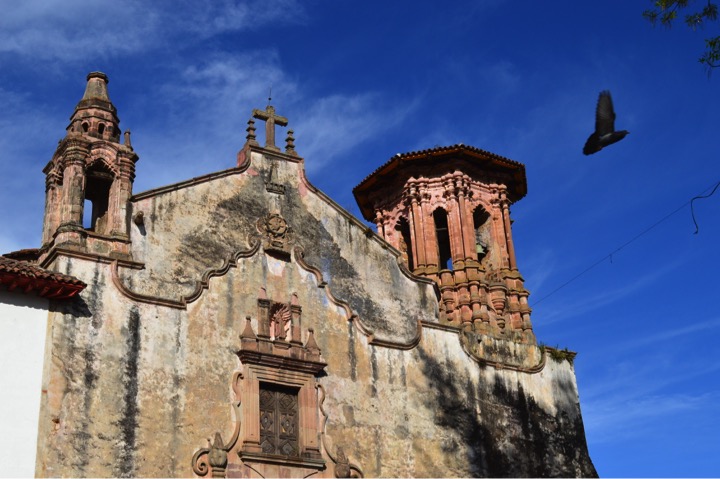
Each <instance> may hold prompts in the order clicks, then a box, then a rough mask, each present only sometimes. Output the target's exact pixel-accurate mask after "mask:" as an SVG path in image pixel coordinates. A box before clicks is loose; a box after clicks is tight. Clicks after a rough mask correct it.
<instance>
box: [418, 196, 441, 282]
mask: <svg viewBox="0 0 720 479" xmlns="http://www.w3.org/2000/svg"><path fill="white" fill-rule="evenodd" d="M419 193H420V218H421V219H422V231H423V236H424V241H423V246H424V248H425V270H426V272H427V273H428V274H432V275H437V273H438V271H439V269H440V266H439V263H440V258H439V252H438V244H437V237H436V235H435V221H433V219H432V211H431V210H430V193H428V191H427V185H422V186H421V187H420V188H419Z"/></svg>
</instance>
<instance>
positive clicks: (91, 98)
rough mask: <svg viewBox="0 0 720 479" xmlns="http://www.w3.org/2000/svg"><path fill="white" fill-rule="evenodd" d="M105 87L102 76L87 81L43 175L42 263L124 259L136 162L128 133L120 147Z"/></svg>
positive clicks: (114, 114) (94, 75)
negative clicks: (57, 258) (86, 256)
mask: <svg viewBox="0 0 720 479" xmlns="http://www.w3.org/2000/svg"><path fill="white" fill-rule="evenodd" d="M107 84H108V78H107V76H106V75H105V74H104V73H100V72H93V73H90V74H89V75H88V76H87V86H86V88H85V94H84V95H83V97H82V99H81V100H80V102H79V103H78V104H77V106H76V107H75V111H74V112H73V114H72V115H71V117H70V124H69V125H68V127H67V134H66V135H65V138H63V139H62V140H61V141H60V142H59V144H58V147H57V149H56V150H55V154H54V155H53V158H52V160H50V162H49V163H48V164H47V166H46V167H45V169H44V170H43V172H44V173H45V175H46V182H45V186H46V200H45V219H44V224H43V239H42V241H43V245H42V251H43V257H45V256H47V254H48V253H49V252H50V251H51V250H52V249H53V248H56V249H57V248H61V249H69V250H74V251H79V252H85V253H91V254H98V255H103V256H110V257H116V258H126V259H127V258H129V255H130V253H129V215H130V212H129V200H130V196H131V194H132V183H133V180H134V178H135V163H136V162H137V160H138V156H137V155H136V154H135V152H134V151H133V149H132V146H131V145H130V132H125V135H124V144H121V143H120V126H119V125H120V119H119V118H118V116H117V110H116V109H115V106H114V105H113V104H112V102H111V101H110V98H109V97H108V90H107ZM42 259H43V258H42V257H41V260H42Z"/></svg>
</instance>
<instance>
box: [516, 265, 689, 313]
mask: <svg viewBox="0 0 720 479" xmlns="http://www.w3.org/2000/svg"><path fill="white" fill-rule="evenodd" d="M683 264H684V262H683V260H682V258H677V259H676V260H675V261H673V262H669V263H666V264H665V265H663V267H662V268H659V269H657V270H655V271H651V272H649V273H647V274H645V275H643V276H639V277H635V278H632V279H630V278H629V279H628V281H627V282H624V283H622V284H619V285H618V287H616V288H613V289H602V290H600V291H599V292H597V293H595V294H594V295H589V294H583V295H579V296H575V300H574V301H573V300H571V301H565V302H563V303H561V306H558V305H557V303H556V304H555V307H554V308H552V309H551V310H550V311H551V312H550V313H548V314H542V313H540V311H542V310H541V309H540V307H539V306H537V307H536V306H535V304H537V303H538V302H540V301H543V300H544V299H545V298H549V297H550V295H552V294H555V291H560V290H559V289H558V290H555V291H549V292H547V293H546V294H545V295H539V297H538V298H537V299H535V300H534V302H533V301H532V300H531V301H530V305H531V306H532V307H533V308H534V309H535V310H536V314H535V316H534V318H535V321H537V320H539V319H540V318H542V319H541V320H542V323H543V324H544V325H548V324H551V323H554V322H557V321H562V320H565V319H577V318H581V317H582V316H583V315H584V314H585V313H587V312H589V311H592V310H594V309H598V308H600V307H603V306H607V305H609V304H612V303H614V302H616V301H619V300H621V299H623V298H626V297H627V296H629V295H632V294H636V293H637V292H638V291H641V290H643V289H645V288H647V287H648V286H650V285H652V284H653V283H654V282H656V281H658V280H659V279H660V278H662V277H663V276H665V275H666V274H668V273H670V272H671V271H672V270H674V269H676V268H678V267H680V266H682V265H683ZM585 274H592V272H591V271H589V270H588V271H587V273H585ZM581 277H582V276H577V277H576V278H575V279H579V278H581ZM575 279H571V280H570V282H572V281H574V280H575ZM570 282H568V283H567V285H565V286H561V287H562V288H571V287H572V286H571V285H570ZM566 297H567V295H566ZM548 304H549V303H548Z"/></svg>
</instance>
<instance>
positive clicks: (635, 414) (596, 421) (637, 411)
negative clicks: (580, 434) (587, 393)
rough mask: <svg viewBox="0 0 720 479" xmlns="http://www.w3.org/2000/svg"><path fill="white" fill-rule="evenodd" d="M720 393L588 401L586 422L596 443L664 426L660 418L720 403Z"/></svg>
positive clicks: (588, 430)
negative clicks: (719, 399) (719, 394)
mask: <svg viewBox="0 0 720 479" xmlns="http://www.w3.org/2000/svg"><path fill="white" fill-rule="evenodd" d="M717 399H718V395H717V394H716V393H704V394H699V395H690V394H670V395H653V396H644V397H641V398H637V399H629V400H622V401H621V400H618V399H617V398H614V399H613V400H609V401H584V402H583V406H582V408H583V422H584V425H585V431H586V434H587V437H588V438H589V439H590V440H591V441H592V442H594V443H603V442H609V441H619V440H622V439H628V438H632V437H641V436H644V435H646V434H647V432H648V429H651V428H662V427H663V426H662V421H658V419H659V418H663V417H669V416H672V415H678V414H681V413H683V412H690V411H697V412H700V411H703V410H706V409H707V408H708V407H709V406H713V405H715V404H716V403H717Z"/></svg>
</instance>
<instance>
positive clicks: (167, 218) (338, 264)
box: [34, 72, 596, 477]
mask: <svg viewBox="0 0 720 479" xmlns="http://www.w3.org/2000/svg"><path fill="white" fill-rule="evenodd" d="M87 80H88V83H87V87H86V90H85V94H84V95H83V98H82V99H81V101H80V102H79V103H78V105H77V107H76V109H75V111H74V113H73V115H72V116H71V120H70V124H69V126H68V128H67V134H66V136H65V138H64V139H63V140H62V141H61V142H60V143H59V145H58V148H57V150H56V152H55V154H54V155H53V157H52V159H51V160H50V162H49V163H48V165H47V166H46V168H45V169H44V173H45V175H46V180H47V181H46V211H45V219H44V228H43V236H42V245H41V247H40V248H39V249H38V250H37V252H36V255H35V259H34V262H35V263H37V265H38V266H40V267H42V268H45V269H47V270H51V271H55V272H58V273H62V274H64V275H68V276H72V277H74V278H77V279H79V280H81V281H82V283H84V284H86V285H87V286H86V287H85V289H83V290H82V291H80V292H78V294H77V295H76V296H74V297H73V298H72V299H70V300H67V301H63V302H57V304H56V305H55V306H54V307H52V308H51V309H50V312H49V313H48V322H49V323H48V338H47V346H46V353H45V360H44V369H43V385H42V397H41V406H40V408H41V412H40V421H39V434H38V453H37V465H36V474H37V475H39V476H74V477H87V476H94V477H101V476H118V477H128V476H148V477H151V476H162V477H188V476H193V475H195V476H201V477H210V476H212V477H308V476H313V477H378V476H383V477H393V476H396V477H397V476H403V477H409V476H415V477H417V476H425V477H428V476H432V477H456V476H462V477H467V476H496V477H500V476H536V477H539V476H594V475H596V472H595V469H594V467H593V465H592V461H591V460H590V457H589V454H588V450H587V445H586V440H585V434H584V429H583V423H582V416H581V412H580V405H579V399H578V393H577V385H576V380H575V374H574V370H573V367H572V357H573V354H572V353H567V352H565V353H563V352H560V351H555V350H552V349H550V348H545V347H541V346H539V345H538V342H537V339H536V338H535V334H534V332H533V330H532V323H531V318H530V315H531V310H530V308H529V306H528V294H529V293H528V291H527V290H526V289H525V287H524V284H523V279H522V276H521V275H520V273H519V270H518V266H517V262H516V259H515V254H514V248H513V239H512V233H511V221H510V212H509V206H510V205H511V204H512V203H513V202H515V201H517V200H519V199H521V198H522V197H523V196H524V195H525V192H526V179H525V169H524V166H523V165H522V164H520V163H517V162H515V161H512V160H509V159H507V158H503V157H501V156H499V155H495V154H492V153H489V152H486V151H484V150H481V149H478V148H475V147H470V146H465V145H454V146H449V147H441V148H434V149H431V150H425V151H419V152H412V153H406V154H401V155H396V156H394V157H392V158H391V159H390V160H389V161H388V162H387V163H385V164H384V165H383V166H381V167H380V168H378V169H377V170H376V171H375V172H373V173H372V174H371V175H370V176H368V177H367V178H366V179H365V180H363V182H361V183H360V184H359V185H357V186H356V187H355V189H354V194H355V197H356V199H357V201H358V204H359V205H360V209H361V211H362V214H363V216H364V217H365V219H366V220H368V221H370V222H372V223H374V224H375V225H376V228H377V230H376V231H373V230H372V229H371V228H369V227H368V226H367V225H366V224H365V223H363V222H362V221H360V220H358V219H357V218H355V217H353V216H352V215H350V214H349V213H348V212H346V211H345V210H343V209H342V208H341V207H340V206H338V205H337V204H336V203H335V202H334V201H333V200H332V199H330V198H329V197H327V196H326V195H325V194H324V193H323V192H322V191H320V190H318V189H317V188H315V187H314V186H313V185H312V184H310V183H309V182H308V180H307V178H306V177H305V172H304V167H303V166H304V160H303V158H301V157H300V156H299V154H298V153H297V152H296V150H295V146H294V137H293V132H292V130H287V137H286V139H285V141H284V145H283V147H282V148H281V147H280V146H278V145H277V144H276V143H278V142H276V138H275V134H276V128H278V127H281V126H282V127H285V126H287V125H288V123H289V122H288V119H287V118H284V117H282V116H280V115H278V114H277V113H276V112H275V110H274V108H273V107H272V106H268V107H267V108H266V109H265V110H253V112H252V115H251V118H250V120H249V121H248V127H247V138H246V142H245V144H244V145H243V146H242V148H241V150H240V152H239V153H238V157H237V163H236V164H235V166H233V167H232V168H229V169H226V170H223V171H219V172H216V173H212V174H208V175H205V176H202V177H198V178H193V179H190V180H188V181H184V182H181V183H177V184H173V185H169V186H165V187H162V188H157V189H154V190H150V191H146V192H142V193H136V194H133V191H132V185H133V180H134V177H135V164H136V162H137V161H138V159H139V156H138V154H137V153H136V152H135V151H134V149H133V147H132V145H131V140H130V135H129V133H125V134H124V135H123V134H121V130H120V127H119V118H118V115H117V111H116V109H115V106H114V105H113V104H112V102H111V101H110V99H109V96H108V90H107V83H108V79H107V77H106V76H105V75H104V74H102V73H99V72H95V73H91V74H90V75H88V79H87ZM256 120H259V121H262V122H265V124H264V127H265V131H266V133H265V135H264V136H265V138H264V140H265V141H264V144H263V145H261V144H260V143H259V142H258V139H257V137H256V125H255V121H256Z"/></svg>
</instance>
